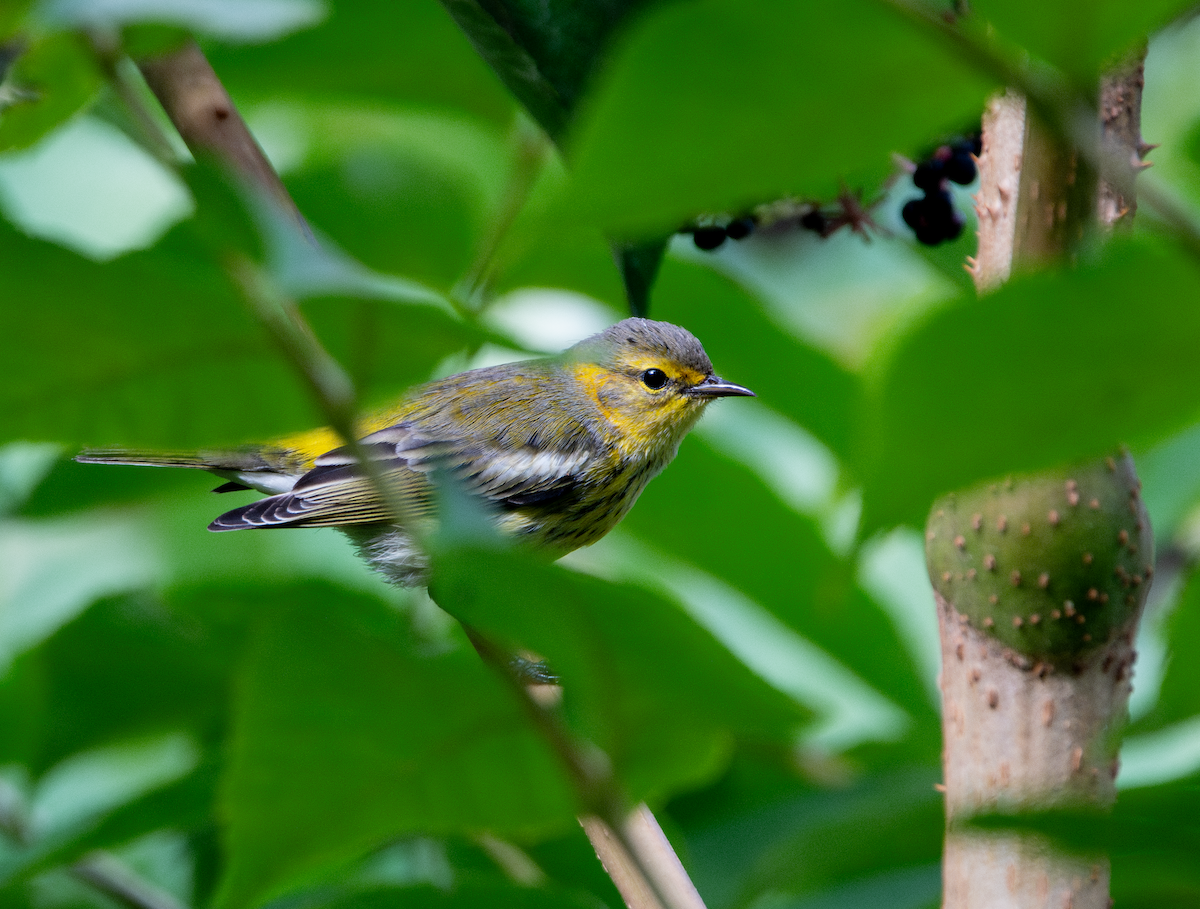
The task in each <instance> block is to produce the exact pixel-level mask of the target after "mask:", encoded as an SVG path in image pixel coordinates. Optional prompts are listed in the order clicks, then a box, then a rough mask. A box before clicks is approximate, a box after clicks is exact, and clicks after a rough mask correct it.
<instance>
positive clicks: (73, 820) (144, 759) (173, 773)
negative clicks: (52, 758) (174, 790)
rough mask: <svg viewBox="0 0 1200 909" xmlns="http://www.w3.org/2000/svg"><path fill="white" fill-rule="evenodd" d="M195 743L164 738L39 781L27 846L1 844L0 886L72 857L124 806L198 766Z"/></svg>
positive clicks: (83, 758)
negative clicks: (55, 859) (57, 858)
mask: <svg viewBox="0 0 1200 909" xmlns="http://www.w3.org/2000/svg"><path fill="white" fill-rule="evenodd" d="M199 760H200V753H199V750H198V749H197V748H196V746H195V743H194V742H192V741H191V740H190V739H189V738H188V737H187V736H185V735H181V734H179V733H166V734H161V735H157V736H152V737H148V738H142V739H138V740H128V741H122V742H118V743H116V744H110V745H107V746H105V747H102V748H94V749H91V750H89V751H84V752H79V753H77V754H73V755H71V756H70V757H68V758H66V759H65V760H63V761H61V762H59V763H58V764H56V765H55V766H54V767H52V768H50V769H49V770H48V771H47V772H46V773H45V774H43V775H42V777H41V778H40V779H39V780H38V781H37V785H36V787H35V788H34V790H33V795H32V798H31V801H30V805H29V820H28V830H27V842H25V843H16V842H15V841H13V840H10V839H8V838H4V839H0V884H3V883H6V882H7V881H8V880H10V879H13V878H16V877H23V876H25V875H27V874H29V873H31V872H32V871H34V870H36V869H37V868H39V867H42V866H43V865H44V864H45V863H47V862H48V861H50V860H52V859H53V857H54V856H55V855H61V854H63V853H68V854H69V853H70V852H71V851H72V850H73V849H76V848H77V844H78V843H79V842H81V841H82V840H83V839H84V838H86V837H87V836H89V835H90V834H92V833H93V832H94V831H95V830H96V829H97V827H98V825H100V824H101V823H102V822H103V821H104V820H105V819H106V818H107V817H110V816H112V815H113V814H114V812H116V811H118V810H119V809H121V808H122V807H123V806H127V805H130V804H132V803H135V802H137V801H138V800H140V799H142V798H143V797H145V796H147V795H149V794H151V793H154V792H156V791H161V790H163V789H164V788H166V787H168V786H170V785H172V784H174V783H177V782H178V781H180V780H182V779H184V778H186V777H187V776H188V775H190V774H191V773H192V772H193V771H194V770H195V769H196V768H197V766H198V765H199Z"/></svg>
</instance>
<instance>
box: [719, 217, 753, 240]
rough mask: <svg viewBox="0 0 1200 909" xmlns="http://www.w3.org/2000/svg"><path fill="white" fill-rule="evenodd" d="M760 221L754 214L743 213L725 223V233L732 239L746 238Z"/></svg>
mask: <svg viewBox="0 0 1200 909" xmlns="http://www.w3.org/2000/svg"><path fill="white" fill-rule="evenodd" d="M757 224H758V222H757V221H755V219H754V216H753V215H743V216H742V217H740V218H734V219H733V220H732V221H730V222H729V223H728V224H726V225H725V233H726V234H727V235H728V237H729V239H730V240H744V239H746V238H747V237H748V236H750V235H751V234H752V233H754V228H755V227H756V226H757Z"/></svg>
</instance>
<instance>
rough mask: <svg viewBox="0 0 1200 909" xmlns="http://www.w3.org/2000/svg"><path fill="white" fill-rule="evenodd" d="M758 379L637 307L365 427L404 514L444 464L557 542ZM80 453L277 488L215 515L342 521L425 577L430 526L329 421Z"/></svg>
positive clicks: (591, 531) (612, 506)
mask: <svg viewBox="0 0 1200 909" xmlns="http://www.w3.org/2000/svg"><path fill="white" fill-rule="evenodd" d="M753 394H754V393H753V392H752V391H750V390H749V389H747V388H743V387H742V386H741V385H734V384H732V383H729V382H726V381H724V380H723V379H721V378H719V377H717V376H716V375H714V374H713V368H712V363H711V362H710V361H709V359H708V355H707V354H705V352H704V348H703V347H702V346H701V345H700V342H699V341H697V340H696V338H695V337H693V336H692V335H691V334H690V333H688V332H687V331H685V330H684V329H682V328H679V327H678V326H675V325H671V324H669V323H666V322H652V321H650V320H648V319H626V320H625V321H623V322H619V323H617V324H616V325H614V326H612V327H611V328H609V329H607V330H605V331H602V332H600V333H599V334H597V335H593V336H592V337H590V338H587V339H585V340H583V341H580V342H579V343H578V344H576V345H575V346H574V347H571V348H570V349H568V350H567V351H565V352H564V353H563V354H561V355H560V356H558V357H553V358H549V359H544V360H529V361H526V362H523V363H512V364H508V365H505V366H492V367H488V368H486V369H474V370H471V371H470V372H464V373H460V374H458V375H454V376H450V377H449V378H445V379H440V380H438V381H436V382H430V383H428V384H426V385H422V386H419V387H416V388H413V389H411V390H410V391H409V392H408V393H407V394H406V395H405V396H404V397H403V398H401V399H400V401H398V402H397V403H396V404H395V405H394V406H392V407H390V408H387V409H384V410H382V411H380V412H378V413H375V414H373V415H372V416H370V417H368V418H367V419H364V420H363V421H362V422H361V423H360V426H359V429H360V432H361V433H362V445H363V447H364V449H365V451H366V452H367V455H368V456H369V457H371V458H373V459H376V460H377V462H378V465H379V467H380V468H381V471H382V472H383V475H384V477H385V478H386V480H387V482H389V483H391V484H393V486H394V488H395V489H396V490H397V492H398V494H399V495H400V497H401V499H402V501H403V502H404V503H405V506H406V513H407V514H409V515H412V516H415V517H416V518H417V519H418V520H424V519H427V518H429V517H430V516H431V512H432V510H433V507H434V496H433V485H432V481H431V474H432V473H433V472H434V471H439V470H441V471H445V472H446V473H447V474H448V475H449V476H451V477H453V478H454V480H456V481H457V482H458V483H459V484H460V485H461V486H462V488H463V489H464V490H465V491H466V492H468V493H470V494H472V495H475V496H477V497H479V498H480V499H481V500H483V501H484V502H485V503H486V504H488V505H489V506H490V510H491V511H493V512H494V513H495V515H496V520H497V524H498V526H499V527H500V529H501V530H503V531H505V532H507V533H510V534H513V535H514V536H515V537H517V538H518V539H520V540H522V541H524V542H525V543H527V544H528V545H530V546H532V547H533V548H534V549H536V550H539V551H543V552H546V553H548V554H549V555H552V556H554V557H557V556H561V555H565V554H566V553H568V552H570V551H571V550H573V549H577V548H579V547H580V546H586V545H588V544H589V543H594V542H596V540H598V539H600V538H601V537H602V536H604V535H605V534H606V533H608V531H610V530H612V528H613V527H614V526H615V525H616V524H617V522H618V521H620V520H621V518H622V517H624V516H625V513H626V512H628V511H629V509H630V507H632V505H633V503H634V501H636V500H637V497H638V496H639V495H640V494H641V491H642V490H643V489H644V488H645V486H646V484H647V483H648V482H649V481H650V479H651V478H652V477H653V476H655V475H656V474H657V473H659V471H661V470H662V469H663V468H664V467H666V466H667V464H668V463H669V462H670V461H671V459H672V458H673V457H675V453H676V451H677V450H678V448H679V443H680V442H681V441H682V440H683V437H684V436H685V435H686V434H687V432H688V430H690V429H691V428H692V426H694V425H695V423H696V420H697V419H699V417H700V414H701V413H703V411H704V408H705V406H706V405H707V404H708V403H709V402H711V401H712V400H713V399H715V398H719V397H727V396H730V395H753ZM76 460H78V461H83V462H85V463H100V464H136V465H146V466H161V467H193V468H201V469H204V470H208V471H211V472H212V473H214V474H216V475H218V476H220V477H223V478H225V479H227V480H229V481H230V482H228V483H226V484H225V485H224V486H221V487H218V489H217V491H218V492H226V491H233V490H239V489H257V490H259V491H261V492H267V493H272V495H270V496H269V497H268V498H265V499H259V500H258V501H256V502H252V503H250V504H249V505H243V506H242V507H241V508H235V509H234V510H233V511H229V512H226V513H225V514H223V515H221V516H220V517H219V518H217V519H216V520H215V521H213V522H212V524H210V525H209V530H218V531H219V530H241V529H244V528H248V527H337V528H338V529H340V530H343V531H345V532H346V533H347V534H348V535H349V536H350V538H351V539H352V540H353V541H354V542H355V544H356V545H357V546H358V548H359V550H360V552H361V553H362V555H363V556H364V557H365V558H366V559H367V560H368V561H369V562H370V563H371V564H372V565H373V566H374V567H375V568H377V569H379V570H380V571H382V572H383V573H384V574H385V575H387V576H388V577H389V578H390V579H391V580H392V581H394V582H396V583H400V584H406V585H407V584H416V583H423V582H424V581H425V579H426V573H427V568H428V560H427V558H426V556H425V554H424V553H423V552H422V551H421V550H420V548H419V546H418V545H417V543H416V539H415V538H416V537H417V536H419V535H420V534H419V533H417V534H414V533H413V532H412V530H413V529H412V528H405V527H401V526H399V525H397V524H395V523H394V516H393V515H391V514H389V512H388V506H387V504H386V503H385V501H384V500H383V498H382V497H381V496H380V495H379V493H378V492H377V490H376V488H375V486H374V485H373V484H372V483H371V482H370V481H369V480H368V479H367V478H366V477H365V476H364V475H363V473H362V471H361V470H360V469H359V467H358V462H357V460H356V459H355V457H354V455H353V454H351V453H350V452H349V451H348V450H347V449H346V448H344V447H339V445H338V438H337V436H336V435H335V434H334V433H333V432H332V431H330V430H328V429H319V430H315V431H313V432H307V433H302V434H300V435H295V436H289V437H287V438H283V439H277V440H275V441H273V442H269V443H267V444H265V445H261V446H251V447H244V448H237V449H233V450H229V451H199V452H188V453H176V452H166V453H158V452H144V451H133V450H120V449H118V450H101V449H89V450H86V451H84V452H83V453H81V454H80V455H79V456H78V457H77V458H76ZM420 529H421V528H418V530H420Z"/></svg>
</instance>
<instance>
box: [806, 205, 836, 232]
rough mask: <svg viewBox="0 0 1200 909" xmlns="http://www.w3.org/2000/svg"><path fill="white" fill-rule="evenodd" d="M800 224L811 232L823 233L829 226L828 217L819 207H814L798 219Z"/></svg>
mask: <svg viewBox="0 0 1200 909" xmlns="http://www.w3.org/2000/svg"><path fill="white" fill-rule="evenodd" d="M800 226H801V227H803V228H804V229H805V230H811V231H812V232H813V233H818V234H824V233H825V231H826V230H828V228H829V219H828V218H826V217H825V215H823V214H822V213H821V209H819V208H814V209H813V210H812V211H810V212H809V213H808V214H806V215H804V216H803V217H802V218H801V219H800Z"/></svg>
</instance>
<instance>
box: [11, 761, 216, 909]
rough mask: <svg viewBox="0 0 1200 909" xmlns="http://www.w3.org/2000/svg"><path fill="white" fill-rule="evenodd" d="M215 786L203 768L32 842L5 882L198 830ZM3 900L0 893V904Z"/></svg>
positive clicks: (209, 772) (208, 810)
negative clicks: (144, 839)
mask: <svg viewBox="0 0 1200 909" xmlns="http://www.w3.org/2000/svg"><path fill="white" fill-rule="evenodd" d="M216 781H217V774H216V772H215V768H214V767H213V766H212V765H201V766H199V767H197V768H196V769H195V770H194V771H192V772H190V773H188V774H186V775H183V776H180V777H179V778H178V779H175V780H173V781H171V782H168V783H167V784H165V785H163V786H160V787H157V788H154V789H152V790H150V791H148V792H146V793H143V794H140V795H138V796H137V797H135V798H133V799H131V800H129V801H127V802H125V803H124V804H121V805H119V806H117V807H116V808H114V809H113V810H111V811H110V812H108V813H106V814H104V815H103V816H102V817H100V818H98V819H96V820H94V822H93V823H90V824H88V825H84V826H80V827H76V828H74V829H73V830H72V831H71V833H70V835H68V836H58V837H55V838H53V839H50V840H48V841H45V842H40V843H38V842H35V843H34V844H33V845H32V846H30V847H27V848H26V849H25V850H23V852H22V853H21V856H20V858H21V861H20V863H18V864H13V865H11V866H10V867H9V869H8V871H7V875H6V877H7V880H6V883H7V884H8V885H9V886H11V885H12V884H14V883H18V882H20V881H24V880H28V879H29V878H30V877H32V876H34V875H36V874H39V873H41V872H43V871H45V870H46V869H47V868H52V867H54V866H61V865H68V864H71V863H73V862H74V861H76V860H78V859H79V858H82V857H83V856H84V855H85V854H87V853H88V852H90V851H92V850H95V849H112V848H115V847H119V846H122V845H124V844H126V843H128V842H129V841H130V840H131V839H133V838H135V837H138V836H144V835H145V834H147V833H153V832H155V831H158V830H163V829H165V828H170V829H173V830H191V829H196V828H200V827H202V826H203V825H204V824H205V823H206V822H207V821H208V819H209V818H210V817H211V814H212V808H213V805H214V804H215V801H216ZM2 887H3V884H0V888H2ZM4 896H6V894H4V893H3V890H2V889H0V900H3V899H4ZM5 905H7V903H5Z"/></svg>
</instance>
